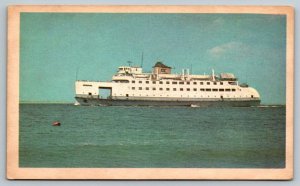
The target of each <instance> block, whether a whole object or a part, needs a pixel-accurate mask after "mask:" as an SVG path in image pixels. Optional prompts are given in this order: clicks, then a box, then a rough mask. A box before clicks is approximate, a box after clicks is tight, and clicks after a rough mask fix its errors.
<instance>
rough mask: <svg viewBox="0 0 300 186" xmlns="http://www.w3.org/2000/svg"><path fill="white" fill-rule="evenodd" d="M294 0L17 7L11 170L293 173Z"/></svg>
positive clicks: (125, 174)
mask: <svg viewBox="0 0 300 186" xmlns="http://www.w3.org/2000/svg"><path fill="white" fill-rule="evenodd" d="M293 55H294V10H293V8H292V7H289V6H156V5H155V6H125V5H124V6H94V5H89V6H83V5H73V6H67V5H51V6H50V5H49V6H46V5H13V6H9V7H8V73H7V74H8V78H7V79H8V81H7V178H8V179H99V180H290V179H292V178H293V112H294V110H293V102H294V98H293V96H294V95H293V89H294V79H293V76H294V56H293Z"/></svg>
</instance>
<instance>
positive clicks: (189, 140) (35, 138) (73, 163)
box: [20, 104, 285, 168]
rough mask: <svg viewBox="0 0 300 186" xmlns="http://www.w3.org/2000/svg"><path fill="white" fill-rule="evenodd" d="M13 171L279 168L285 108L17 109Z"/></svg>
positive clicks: (32, 106)
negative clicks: (16, 152)
mask: <svg viewBox="0 0 300 186" xmlns="http://www.w3.org/2000/svg"><path fill="white" fill-rule="evenodd" d="M54 121H60V122H61V126H52V122H54ZM20 167H200V168H211V167H213V168H282V167H285V107H248V108H186V107H177V108H174V107H173V108H172V107H169V108H168V107H84V106H74V105H67V104H20Z"/></svg>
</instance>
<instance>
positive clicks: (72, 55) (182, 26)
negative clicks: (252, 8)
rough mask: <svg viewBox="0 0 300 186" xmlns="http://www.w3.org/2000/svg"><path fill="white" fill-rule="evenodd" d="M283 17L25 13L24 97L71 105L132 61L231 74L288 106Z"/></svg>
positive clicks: (145, 65)
mask: <svg viewBox="0 0 300 186" xmlns="http://www.w3.org/2000/svg"><path fill="white" fill-rule="evenodd" d="M285 27H286V17H285V16H283V15H257V14H244V15H241V14H101V13H98V14H97V13H22V14H21V54H20V55H21V56H20V57H21V58H20V59H21V60H20V67H21V68H20V100H21V101H31V102H48V101H49V102H53V101H62V102H74V101H75V100H74V94H75V92H74V83H75V80H76V71H77V69H78V74H77V77H78V79H82V80H105V81H107V80H110V79H111V76H112V75H113V74H114V73H115V72H116V69H117V67H118V66H121V65H127V61H132V62H133V64H135V65H140V63H141V55H142V53H144V63H143V68H144V71H151V68H152V66H153V65H154V64H155V62H156V61H157V60H161V61H163V62H164V63H165V64H166V65H168V66H172V67H175V69H173V72H178V73H180V72H181V69H182V68H190V67H192V71H193V73H194V74H203V73H206V74H208V73H210V72H211V69H212V68H213V69H214V70H215V73H221V72H230V73H234V74H235V75H236V76H237V77H238V78H239V82H240V83H243V82H247V83H248V84H249V85H250V86H252V87H254V88H256V89H257V90H258V91H259V93H260V95H261V99H262V103H263V104H285V80H286V78H285V76H286V74H285V69H286V67H285V65H286V63H285V61H286V60H285V58H286V54H285V53H286V49H285V47H286V30H285Z"/></svg>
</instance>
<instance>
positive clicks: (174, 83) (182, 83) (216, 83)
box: [131, 80, 223, 85]
mask: <svg viewBox="0 0 300 186" xmlns="http://www.w3.org/2000/svg"><path fill="white" fill-rule="evenodd" d="M135 82H136V81H135V80H132V81H131V83H135ZM137 82H138V83H139V84H142V83H143V81H137ZM151 82H152V84H156V82H158V83H157V84H164V83H163V82H164V81H151ZM144 83H145V84H149V83H150V81H144ZM197 83H198V82H193V83H191V82H184V81H172V82H171V83H170V82H169V81H165V84H173V85H177V84H180V85H184V84H186V85H190V84H193V85H197ZM210 83H212V84H213V85H218V83H219V84H220V85H223V82H206V84H207V85H210ZM199 84H200V85H204V82H199Z"/></svg>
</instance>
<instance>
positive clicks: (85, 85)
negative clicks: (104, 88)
mask: <svg viewBox="0 0 300 186" xmlns="http://www.w3.org/2000/svg"><path fill="white" fill-rule="evenodd" d="M83 86H84V87H91V86H92V85H87V84H83Z"/></svg>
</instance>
